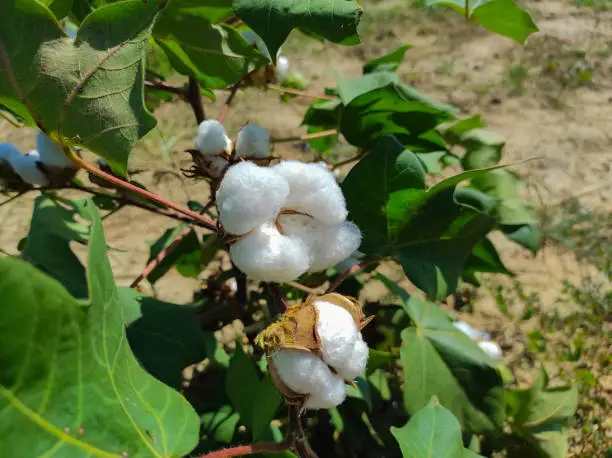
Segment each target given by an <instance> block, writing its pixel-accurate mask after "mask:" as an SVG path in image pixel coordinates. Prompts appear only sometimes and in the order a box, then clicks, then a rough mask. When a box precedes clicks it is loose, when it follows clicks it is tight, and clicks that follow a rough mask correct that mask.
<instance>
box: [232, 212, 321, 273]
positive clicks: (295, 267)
mask: <svg viewBox="0 0 612 458" xmlns="http://www.w3.org/2000/svg"><path fill="white" fill-rule="evenodd" d="M230 256H231V259H232V261H233V262H234V264H236V266H237V267H238V268H239V269H240V270H241V271H242V272H244V273H245V274H246V275H247V277H250V278H252V279H253V280H259V281H273V282H279V283H283V282H287V281H291V280H295V279H296V278H298V277H299V276H300V275H302V274H303V273H304V272H306V271H307V270H308V266H309V265H310V252H309V250H308V247H307V246H306V245H305V244H304V243H303V242H302V241H301V240H299V239H296V238H292V237H287V236H285V235H283V234H281V233H280V232H278V229H277V228H276V227H275V225H274V223H273V222H270V223H265V224H262V225H261V226H258V227H256V228H255V229H253V231H252V232H251V233H250V234H249V235H248V236H246V237H244V238H243V239H240V240H238V241H237V242H235V243H234V244H233V245H232V246H231V247H230Z"/></svg>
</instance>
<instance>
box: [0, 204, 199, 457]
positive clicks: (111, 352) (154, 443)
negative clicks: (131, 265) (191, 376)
mask: <svg viewBox="0 0 612 458" xmlns="http://www.w3.org/2000/svg"><path fill="white" fill-rule="evenodd" d="M90 212H91V214H90V217H91V219H92V220H93V227H92V230H91V236H90V242H89V259H88V272H87V278H88V284H89V292H90V301H89V302H88V303H82V302H79V301H77V300H76V299H74V298H73V297H72V296H70V295H69V294H68V292H67V291H66V290H65V289H64V288H63V287H62V286H61V285H60V284H59V283H57V282H56V281H55V280H53V279H51V278H49V277H47V276H46V275H44V274H43V273H41V272H39V271H38V270H36V269H35V268H34V267H32V266H30V265H28V264H27V263H24V262H23V261H19V260H15V259H11V258H0V291H1V294H0V297H1V298H2V299H1V300H0V366H1V367H2V371H0V411H2V415H1V416H0V435H1V437H2V441H0V455H2V456H19V457H24V458H27V457H34V456H45V455H46V456H51V455H53V454H55V455H57V456H62V457H66V458H72V457H75V458H76V457H87V456H98V457H108V458H111V457H116V458H120V457H121V456H125V455H126V454H127V455H128V456H130V457H143V458H144V457H164V458H166V457H183V456H185V455H186V454H188V453H189V452H190V451H191V450H192V449H193V448H194V446H195V445H196V443H197V440H198V428H199V421H198V417H197V415H196V413H195V412H194V411H193V409H192V408H191V406H190V405H189V404H188V403H187V401H186V400H185V399H184V398H183V397H182V396H181V395H180V394H179V393H177V392H176V391H174V390H172V389H171V388H169V387H167V386H166V385H164V384H163V383H161V382H159V381H157V380H156V379H155V378H154V377H152V376H151V375H149V374H148V373H147V372H145V371H144V369H142V367H141V366H140V365H139V364H138V362H137V360H136V358H135V357H134V355H133V354H132V352H131V350H130V347H129V345H128V342H127V339H126V331H125V323H124V319H125V317H124V311H123V309H122V307H121V304H120V302H119V300H118V296H117V289H116V287H115V284H114V281H113V276H112V271H111V268H110V265H109V263H108V260H107V258H106V254H105V252H106V243H105V241H104V235H103V233H102V223H101V221H100V217H99V215H98V213H97V212H96V211H95V209H94V208H93V207H92V208H91V210H90ZM15 305H18V307H17V306H15Z"/></svg>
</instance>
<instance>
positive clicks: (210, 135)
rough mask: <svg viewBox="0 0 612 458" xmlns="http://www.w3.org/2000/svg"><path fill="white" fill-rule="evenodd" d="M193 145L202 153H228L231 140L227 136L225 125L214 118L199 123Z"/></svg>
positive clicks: (230, 148)
mask: <svg viewBox="0 0 612 458" xmlns="http://www.w3.org/2000/svg"><path fill="white" fill-rule="evenodd" d="M195 145H196V149H197V150H198V151H199V152H200V153H202V154H204V155H216V154H222V153H224V152H226V153H229V152H231V150H232V141H231V140H230V138H229V137H228V136H227V134H226V132H225V127H223V125H222V124H221V123H219V121H217V120H214V119H210V120H206V121H202V122H201V123H200V125H199V126H198V135H197V136H196V138H195Z"/></svg>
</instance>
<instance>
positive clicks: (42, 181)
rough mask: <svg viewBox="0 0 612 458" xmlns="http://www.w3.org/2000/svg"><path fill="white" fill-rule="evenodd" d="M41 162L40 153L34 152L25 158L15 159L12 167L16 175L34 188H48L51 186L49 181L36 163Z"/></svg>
mask: <svg viewBox="0 0 612 458" xmlns="http://www.w3.org/2000/svg"><path fill="white" fill-rule="evenodd" d="M39 160H40V156H39V154H38V152H37V151H35V150H33V151H30V152H29V153H28V154H26V155H25V156H19V157H18V158H15V159H14V160H13V161H12V162H11V165H12V166H13V170H14V171H15V173H16V174H17V175H19V177H20V178H21V179H22V180H23V181H25V182H26V183H30V184H31V185H33V186H46V185H48V184H49V180H48V179H47V177H46V176H45V174H44V173H42V171H41V170H40V169H39V168H38V167H37V165H36V162H37V161H39Z"/></svg>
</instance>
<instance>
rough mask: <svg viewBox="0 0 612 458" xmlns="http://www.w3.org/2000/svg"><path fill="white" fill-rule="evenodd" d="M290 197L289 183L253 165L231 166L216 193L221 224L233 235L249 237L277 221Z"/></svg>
mask: <svg viewBox="0 0 612 458" xmlns="http://www.w3.org/2000/svg"><path fill="white" fill-rule="evenodd" d="M288 194H289V184H288V183H287V180H285V179H284V178H283V177H282V176H281V175H279V174H278V173H276V172H275V171H274V170H273V169H271V168H267V167H259V166H257V165H255V164H253V163H252V162H240V163H238V164H236V165H233V166H231V167H230V168H229V169H228V170H227V172H226V173H225V176H224V177H223V180H221V184H220V185H219V189H218V190H217V207H218V208H219V221H221V224H222V225H223V228H224V229H225V231H226V232H229V233H230V234H236V235H240V234H246V233H247V232H249V231H250V230H251V229H253V228H254V227H255V226H257V225H260V224H263V223H264V222H266V221H271V220H275V219H276V217H277V216H278V213H279V212H280V209H281V206H282V205H283V203H284V202H285V199H286V198H287V195H288Z"/></svg>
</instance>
